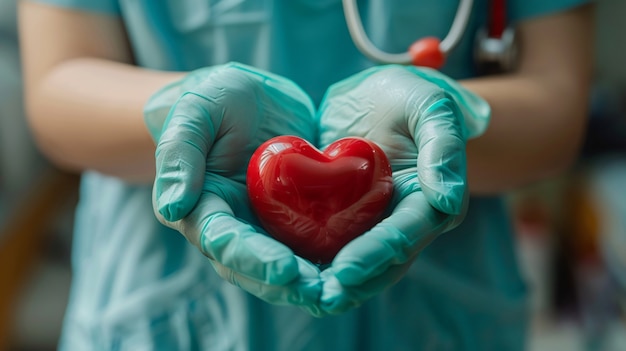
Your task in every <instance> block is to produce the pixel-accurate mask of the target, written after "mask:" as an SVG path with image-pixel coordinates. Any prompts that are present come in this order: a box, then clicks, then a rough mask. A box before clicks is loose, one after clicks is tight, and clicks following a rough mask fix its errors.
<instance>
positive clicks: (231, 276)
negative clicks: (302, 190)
mask: <svg viewBox="0 0 626 351" xmlns="http://www.w3.org/2000/svg"><path fill="white" fill-rule="evenodd" d="M144 115H145V121H146V124H147V126H148V129H149V130H150V133H151V134H152V137H153V138H154V140H155V141H157V149H156V178H155V183H154V188H153V204H154V207H155V213H156V215H157V217H158V218H159V220H160V221H161V222H162V223H163V224H165V225H167V226H169V227H171V228H174V229H176V230H178V231H179V232H180V233H182V234H183V235H184V236H185V237H186V238H187V240H188V241H189V242H190V243H192V244H193V245H195V246H196V247H198V248H199V249H200V251H201V252H202V253H203V254H204V255H205V256H206V257H208V258H209V261H210V262H211V264H212V265H213V267H214V268H215V270H216V271H217V273H218V274H219V275H220V276H221V277H223V278H224V279H226V280H228V281H229V282H231V283H233V284H235V285H237V286H239V287H241V288H243V289H244V290H246V291H248V292H250V293H252V294H254V295H256V296H258V297H259V298H261V299H263V300H265V301H267V302H270V303H273V304H286V305H297V306H300V307H301V308H303V309H305V310H307V311H308V312H309V313H311V314H313V315H318V313H319V309H318V307H317V306H318V305H317V303H318V301H319V295H320V293H321V280H320V277H319V270H318V269H317V267H316V266H314V265H312V264H311V263H309V262H307V261H305V260H303V259H300V258H298V257H296V256H295V255H294V254H293V252H292V251H291V250H290V249H289V248H287V247H286V246H284V245H283V244H281V243H279V242H278V241H276V240H274V239H272V238H270V237H269V236H267V235H266V233H264V232H263V231H262V229H261V228H260V226H259V225H258V223H257V222H256V219H255V217H254V215H253V213H252V211H251V208H250V207H249V202H248V197H247V190H246V184H245V176H246V169H247V165H248V161H249V159H250V156H251V155H252V153H253V152H254V151H255V150H256V148H257V147H258V146H259V145H260V144H261V143H263V142H264V141H266V140H268V139H270V138H272V137H274V136H276V135H281V134H290V135H297V136H300V137H302V138H304V139H308V140H314V138H315V136H316V133H317V122H316V120H315V113H314V107H313V104H312V102H311V100H310V98H309V97H308V95H306V93H304V92H303V91H302V90H301V89H300V88H299V87H298V86H297V85H295V84H294V83H293V82H291V81H289V80H287V79H285V78H283V77H280V76H277V75H273V74H270V73H268V72H264V71H261V70H258V69H255V68H252V67H249V66H245V65H241V64H237V63H230V64H226V65H223V66H215V67H210V68H205V69H200V70H197V71H193V72H191V73H189V74H188V75H187V76H186V77H185V78H184V79H183V80H181V81H179V82H176V83H174V84H171V85H169V86H167V87H165V88H164V89H162V90H161V91H159V92H157V93H156V94H155V95H154V96H153V97H152V98H151V99H150V101H149V102H148V103H147V104H146V106H145V109H144Z"/></svg>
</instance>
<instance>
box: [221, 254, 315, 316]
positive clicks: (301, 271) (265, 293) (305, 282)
mask: <svg viewBox="0 0 626 351" xmlns="http://www.w3.org/2000/svg"><path fill="white" fill-rule="evenodd" d="M297 262H298V275H297V276H296V277H295V278H294V279H293V280H292V281H291V282H289V283H288V284H283V285H272V284H265V283H261V282H259V281H256V280H254V279H250V278H249V277H246V276H245V275H242V274H240V273H239V272H237V271H235V270H232V269H230V268H228V267H226V266H224V265H222V264H220V263H219V262H217V261H211V264H212V265H213V268H215V271H216V272H217V274H218V275H219V276H220V277H222V278H223V279H224V280H226V281H228V282H229V283H231V284H233V285H235V286H237V287H240V288H242V289H243V290H245V291H247V292H249V293H250V294H252V295H254V296H256V297H258V298H260V299H261V300H263V301H265V302H268V303H271V304H273V305H283V306H287V305H289V306H298V307H301V308H303V309H305V310H306V311H308V312H309V313H311V314H313V315H320V314H321V309H320V308H319V297H320V294H321V291H322V282H321V280H320V276H319V275H320V271H319V269H317V268H316V267H315V266H313V265H312V264H311V263H308V262H306V261H305V260H303V259H300V258H299V259H298V260H297Z"/></svg>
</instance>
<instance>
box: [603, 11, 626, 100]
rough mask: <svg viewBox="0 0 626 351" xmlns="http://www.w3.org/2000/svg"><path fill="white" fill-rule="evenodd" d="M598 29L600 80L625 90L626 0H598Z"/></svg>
mask: <svg viewBox="0 0 626 351" xmlns="http://www.w3.org/2000/svg"><path fill="white" fill-rule="evenodd" d="M596 28H597V29H596V31H597V32H596V43H595V50H596V76H597V80H599V81H600V82H603V83H606V84H609V85H612V86H618V87H620V88H623V87H626V37H625V36H624V34H626V1H624V0H597V5H596Z"/></svg>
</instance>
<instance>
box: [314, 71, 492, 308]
mask: <svg viewBox="0 0 626 351" xmlns="http://www.w3.org/2000/svg"><path fill="white" fill-rule="evenodd" d="M319 113H320V116H321V117H320V147H321V148H324V147H326V146H327V145H328V144H329V143H331V142H333V141H334V140H337V139H339V138H342V137H346V136H360V137H365V138H367V139H370V140H372V141H374V142H376V143H377V144H378V145H379V146H381V147H382V149H383V150H384V151H385V153H386V154H387V156H388V157H389V160H390V162H391V165H392V169H393V178H394V197H393V199H392V204H391V206H390V214H389V216H388V217H386V218H385V219H384V220H383V221H381V222H380V223H379V224H377V225H376V226H375V227H374V228H372V229H371V230H370V231H368V232H366V233H364V234H363V235H361V236H359V237H357V238H356V239H354V240H352V241H351V242H350V243H348V244H347V245H346V246H345V247H344V248H343V249H342V250H341V251H340V252H339V253H338V254H337V256H336V257H335V259H334V260H333V262H332V263H331V265H330V267H329V268H328V269H326V270H325V271H323V272H322V280H323V281H324V287H323V290H322V296H321V307H322V309H323V310H324V311H325V312H327V313H329V314H339V313H343V312H345V311H347V310H349V309H351V308H354V307H356V306H359V305H360V304H361V303H363V302H364V301H365V300H367V299H369V298H370V297H372V296H374V295H376V294H378V293H380V292H381V291H382V290H384V289H386V288H387V287H389V286H391V285H393V284H394V283H396V282H397V281H398V280H400V279H401V278H402V276H403V275H404V273H405V272H406V271H407V269H408V268H409V266H410V265H411V264H412V262H413V261H414V260H415V258H416V257H417V256H418V254H419V253H420V251H421V250H422V249H423V248H424V247H426V246H427V245H428V244H429V243H430V242H431V241H432V240H434V239H435V238H436V237H437V236H438V235H439V234H441V233H443V232H446V231H448V230H450V229H452V228H454V227H455V226H457V225H458V224H459V223H460V222H461V221H462V219H463V217H464V215H465V212H466V208H467V203H468V199H469V196H468V188H467V181H466V159H465V145H466V141H467V140H468V139H469V138H471V137H475V136H477V135H479V134H481V133H482V132H483V131H484V130H485V129H486V126H487V124H488V121H489V117H490V108H489V105H488V104H487V103H486V102H485V101H484V100H482V99H481V98H479V97H478V96H476V95H474V94H472V93H470V92H469V91H467V90H465V89H464V88H463V87H461V86H460V85H459V84H458V83H456V82H455V81H453V80H452V79H450V78H448V77H446V76H445V75H443V74H441V73H439V72H437V71H434V70H430V69H425V68H417V67H412V66H411V67H404V66H396V65H389V66H378V67H374V68H371V69H368V70H365V71H363V72H360V73H358V74H356V75H354V76H352V77H349V78H347V79H345V80H344V81H341V82H339V83H337V84H335V85H333V86H332V87H330V89H329V90H328V91H327V93H326V96H325V98H324V100H323V101H322V104H321V107H320V111H319Z"/></svg>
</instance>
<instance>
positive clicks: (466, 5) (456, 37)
mask: <svg viewBox="0 0 626 351" xmlns="http://www.w3.org/2000/svg"><path fill="white" fill-rule="evenodd" d="M342 1H343V11H344V14H345V17H346V23H347V25H348V30H349V32H350V36H351V37H352V41H354V44H355V45H356V47H357V48H358V49H359V51H361V53H363V55H365V56H366V57H367V58H369V59H370V60H372V61H374V62H376V63H386V64H391V63H395V64H403V65H408V64H416V65H421V64H420V63H426V62H428V63H432V62H436V61H438V60H437V59H435V60H433V59H432V55H431V54H430V53H427V54H424V53H423V52H416V51H415V49H414V48H416V47H418V48H419V47H420V45H419V44H420V40H418V41H416V42H415V43H413V44H412V45H411V48H412V50H409V51H406V52H403V53H398V54H391V53H387V52H384V51H382V50H380V49H378V48H377V47H376V46H375V45H374V44H373V43H372V42H371V41H370V40H369V38H368V36H367V34H366V33H365V30H364V29H363V22H362V21H361V16H360V15H359V10H358V8H357V5H356V0H342ZM473 3H474V1H473V0H461V3H460V4H459V8H458V9H457V12H456V15H455V16H454V20H453V22H452V26H451V27H450V30H449V31H448V34H447V35H446V37H445V38H444V39H443V40H442V41H441V42H440V43H439V45H438V52H437V53H434V54H436V55H437V56H440V57H441V58H445V56H447V55H448V53H449V52H450V51H452V50H453V49H454V48H455V47H456V46H457V45H458V43H459V42H460V41H461V38H462V37H463V34H464V33H465V30H466V28H467V23H468V22H469V18H470V15H471V13H472V6H473ZM427 39H428V40H432V39H433V38H427ZM421 46H424V47H426V48H428V50H429V51H432V46H431V45H421ZM421 57H426V60H425V61H424V60H421ZM420 61H423V62H420ZM442 64H443V60H441V65H442ZM425 65H426V66H432V64H425ZM433 68H440V67H433Z"/></svg>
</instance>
